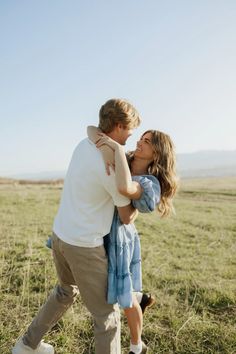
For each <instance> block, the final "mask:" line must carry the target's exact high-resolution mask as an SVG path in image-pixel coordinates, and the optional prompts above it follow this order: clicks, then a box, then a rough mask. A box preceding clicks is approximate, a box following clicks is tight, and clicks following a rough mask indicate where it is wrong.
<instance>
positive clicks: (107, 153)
mask: <svg viewBox="0 0 236 354" xmlns="http://www.w3.org/2000/svg"><path fill="white" fill-rule="evenodd" d="M99 133H102V131H101V129H99V128H97V127H94V126H93V125H90V126H88V127H87V135H88V138H89V139H90V140H91V141H92V142H93V143H94V144H96V142H97V141H98V140H99V139H100V138H101V136H100V135H99ZM99 149H100V150H101V153H102V157H103V161H104V163H105V167H106V171H107V174H108V175H109V174H110V167H112V168H113V169H114V164H115V156H114V151H113V150H112V149H111V148H110V147H109V146H108V145H102V146H101V147H100V148H99Z"/></svg>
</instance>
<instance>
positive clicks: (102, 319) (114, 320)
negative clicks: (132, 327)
mask: <svg viewBox="0 0 236 354" xmlns="http://www.w3.org/2000/svg"><path fill="white" fill-rule="evenodd" d="M94 323H95V332H100V331H109V330H117V329H118V328H119V327H120V310H119V308H118V306H117V307H116V306H115V307H114V308H113V311H112V312H110V313H109V314H108V313H106V314H104V315H99V316H94Z"/></svg>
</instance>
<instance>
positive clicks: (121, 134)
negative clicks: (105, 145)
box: [117, 126, 133, 145]
mask: <svg viewBox="0 0 236 354" xmlns="http://www.w3.org/2000/svg"><path fill="white" fill-rule="evenodd" d="M132 134H133V129H131V128H128V127H124V126H121V127H119V131H118V133H117V142H118V143H119V144H121V145H125V143H126V141H127V139H128V138H129V137H130V136H131V135H132Z"/></svg>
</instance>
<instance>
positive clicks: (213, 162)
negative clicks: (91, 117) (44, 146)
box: [8, 150, 236, 181]
mask: <svg viewBox="0 0 236 354" xmlns="http://www.w3.org/2000/svg"><path fill="white" fill-rule="evenodd" d="M177 171H178V174H179V175H180V177H184V178H190V177H191V178H192V177H224V176H236V150H232V151H217V150H212V151H198V152H194V153H188V154H178V155H177ZM65 175H66V171H44V172H40V173H25V174H17V175H10V176H8V177H9V178H14V179H21V180H31V181H46V180H47V181H48V180H58V179H59V180H61V179H64V178H65Z"/></svg>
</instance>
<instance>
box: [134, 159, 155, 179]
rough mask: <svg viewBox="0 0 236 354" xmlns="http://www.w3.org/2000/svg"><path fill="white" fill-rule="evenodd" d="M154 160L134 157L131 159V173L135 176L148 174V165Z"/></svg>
mask: <svg viewBox="0 0 236 354" xmlns="http://www.w3.org/2000/svg"><path fill="white" fill-rule="evenodd" d="M151 162H152V161H148V160H143V159H139V158H137V157H134V159H133V160H132V161H131V168H130V170H131V175H133V176H140V175H147V174H148V166H149V165H150V163H151Z"/></svg>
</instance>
